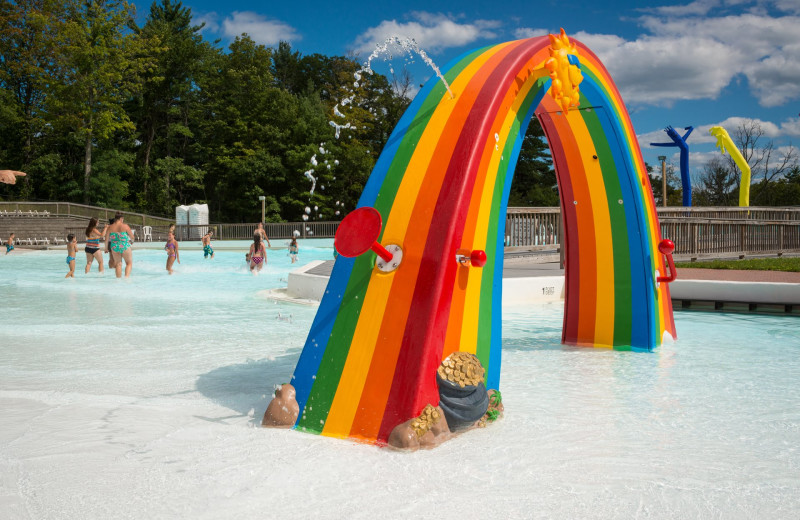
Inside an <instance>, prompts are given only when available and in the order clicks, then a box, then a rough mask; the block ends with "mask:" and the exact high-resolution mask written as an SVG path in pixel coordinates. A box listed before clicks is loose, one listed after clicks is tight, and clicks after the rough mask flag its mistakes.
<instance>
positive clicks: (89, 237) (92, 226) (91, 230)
mask: <svg viewBox="0 0 800 520" xmlns="http://www.w3.org/2000/svg"><path fill="white" fill-rule="evenodd" d="M105 236H106V230H105V228H103V232H102V233H101V232H100V231H98V230H97V219H96V218H94V217H92V218H91V219H89V225H88V226H87V227H86V247H84V248H83V252H84V253H86V270H85V271H84V273H85V274H89V271H91V270H92V261H93V260H97V265H98V268H99V270H100V274H103V253H101V252H100V240H101V239H103V238H105Z"/></svg>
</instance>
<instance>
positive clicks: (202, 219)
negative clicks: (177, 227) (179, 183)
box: [189, 204, 208, 239]
mask: <svg viewBox="0 0 800 520" xmlns="http://www.w3.org/2000/svg"><path fill="white" fill-rule="evenodd" d="M189 225H190V226H192V227H191V228H190V229H191V232H190V234H189V238H190V239H191V238H201V237H202V236H203V235H205V234H206V233H208V204H192V205H191V206H189ZM196 226H202V227H196Z"/></svg>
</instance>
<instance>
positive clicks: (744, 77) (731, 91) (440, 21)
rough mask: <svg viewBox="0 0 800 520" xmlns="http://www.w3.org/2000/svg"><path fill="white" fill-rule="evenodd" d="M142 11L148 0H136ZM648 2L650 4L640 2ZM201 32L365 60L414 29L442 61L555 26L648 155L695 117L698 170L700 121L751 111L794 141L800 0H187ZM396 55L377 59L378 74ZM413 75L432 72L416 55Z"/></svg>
mask: <svg viewBox="0 0 800 520" xmlns="http://www.w3.org/2000/svg"><path fill="white" fill-rule="evenodd" d="M134 3H136V4H137V8H138V11H139V16H140V18H144V16H146V14H147V11H148V10H149V6H150V2H143V1H140V0H134ZM647 4H650V2H647ZM183 5H184V6H186V7H190V8H191V9H192V13H193V14H194V17H195V21H196V22H198V23H199V22H205V24H206V27H205V28H204V29H203V35H204V37H205V38H206V39H208V40H215V39H217V38H219V39H221V40H222V41H221V44H222V45H223V46H227V44H228V43H229V42H230V41H232V40H233V38H235V37H236V36H237V35H239V34H241V33H243V32H246V33H248V34H249V35H250V37H252V38H253V39H254V40H256V41H257V42H259V43H263V44H265V45H267V46H275V45H277V43H278V42H279V41H281V40H285V41H288V42H290V43H291V45H292V47H293V48H294V49H295V50H298V51H300V52H301V53H302V54H313V53H320V54H326V55H347V54H348V53H358V55H359V56H360V57H362V58H366V57H367V56H368V55H369V53H370V52H371V51H372V49H374V48H375V45H376V44H377V43H379V42H382V41H384V40H385V39H386V38H387V37H389V36H399V37H413V38H414V39H416V41H417V42H418V43H419V45H420V47H421V48H422V49H424V50H425V51H426V52H427V53H428V54H429V55H430V57H431V58H432V59H433V60H434V62H436V64H437V65H439V67H444V66H445V65H446V64H447V63H448V62H449V61H450V60H451V59H453V58H455V57H456V56H458V55H460V54H462V53H463V52H465V51H468V50H470V49H473V48H477V47H481V46H484V45H488V44H493V43H499V42H503V41H509V40H514V39H518V38H524V37H529V36H539V35H544V34H547V33H551V32H552V33H557V32H558V30H559V28H560V27H563V28H564V29H565V30H566V31H567V34H568V35H570V36H571V37H575V38H577V39H579V40H581V41H582V42H584V43H586V44H587V45H588V46H589V48H591V49H592V50H593V51H594V52H595V53H596V54H597V55H598V56H599V57H600V59H601V60H602V61H603V63H604V64H605V66H606V67H607V68H608V69H609V71H610V72H611V75H612V77H613V78H614V81H615V82H616V84H617V87H618V88H619V89H620V91H621V93H622V97H623V99H624V101H625V103H626V105H627V107H628V110H629V112H630V114H631V118H632V120H633V125H634V128H635V130H636V132H637V134H638V136H639V142H640V144H641V146H642V152H643V154H644V157H645V160H646V161H647V162H648V163H650V164H656V163H657V162H658V161H657V156H658V155H662V154H664V152H665V151H666V152H667V153H666V155H667V156H668V157H669V160H670V161H671V162H672V163H673V164H675V165H676V167H677V164H678V153H677V148H674V149H673V148H666V149H665V148H653V147H650V146H649V143H650V142H667V141H668V138H667V136H666V134H665V133H664V132H663V128H664V127H665V126H667V125H672V126H674V127H676V128H680V127H685V126H689V125H692V126H694V127H695V130H694V132H693V134H692V135H691V136H690V138H689V140H688V142H689V149H690V151H691V156H690V164H691V169H692V170H693V172H695V173H696V172H697V171H698V170H699V169H700V168H701V167H702V165H703V164H704V163H705V162H706V161H707V160H708V159H709V158H711V157H713V156H715V155H717V154H719V152H718V151H717V150H716V148H715V147H714V142H715V139H714V138H713V137H712V136H711V135H710V134H708V128H709V127H711V126H714V125H718V124H721V125H722V126H724V127H725V128H727V129H728V131H729V132H732V130H733V129H734V128H735V127H736V125H737V123H738V122H739V120H740V118H750V119H755V120H758V121H759V122H760V123H761V125H762V129H763V130H764V137H762V140H763V141H767V140H768V139H772V140H773V141H774V143H775V145H776V147H778V148H781V147H783V148H784V149H785V147H788V146H790V145H795V146H796V145H797V144H798V143H800V0H696V1H694V2H688V1H669V0H653V4H652V5H650V6H649V7H647V8H644V7H641V6H642V5H645V2H641V1H633V0H608V1H606V2H598V1H596V0H595V1H584V0H572V1H554V0H536V1H531V0H527V1H517V0H506V1H502V2H498V3H494V2H491V1H488V2H487V1H482V2H476V1H473V0H462V1H460V2H453V3H449V4H448V3H438V4H437V5H433V4H431V3H430V2H419V1H415V0H407V1H404V2H391V3H386V2H377V1H374V0H373V1H370V2H365V1H350V2H321V1H319V0H306V1H304V2H247V1H240V0H228V1H224V2H220V1H210V0H184V2H183ZM403 63H404V60H402V59H399V58H395V59H394V60H393V61H392V62H391V63H378V64H376V65H375V66H374V67H373V68H374V69H375V70H377V71H378V72H382V73H384V74H388V73H389V70H390V69H389V67H390V66H391V67H392V68H394V69H396V70H399V69H401V68H402V67H403ZM410 71H411V73H412V74H413V75H414V79H415V83H423V82H424V81H426V80H427V79H428V78H429V77H430V75H431V74H432V72H431V70H430V69H428V68H426V67H424V66H423V65H422V64H421V62H420V61H419V60H417V61H416V63H414V64H413V65H411V66H410Z"/></svg>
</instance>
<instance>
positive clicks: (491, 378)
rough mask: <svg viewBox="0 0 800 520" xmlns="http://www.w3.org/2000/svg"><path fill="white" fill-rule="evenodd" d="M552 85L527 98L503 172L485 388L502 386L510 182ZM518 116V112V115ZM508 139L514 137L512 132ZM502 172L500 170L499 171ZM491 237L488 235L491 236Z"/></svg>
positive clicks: (545, 85)
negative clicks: (536, 114) (504, 285)
mask: <svg viewBox="0 0 800 520" xmlns="http://www.w3.org/2000/svg"><path fill="white" fill-rule="evenodd" d="M549 88H550V79H548V80H547V81H546V82H544V83H543V84H542V85H541V86H539V87H538V90H537V87H536V86H534V87H532V88H531V90H530V91H529V92H528V99H526V100H525V101H523V104H524V103H527V102H530V105H529V107H528V110H527V112H526V113H525V116H524V118H523V119H522V121H521V122H520V125H519V131H518V133H517V135H516V136H515V137H514V148H513V149H512V151H511V156H510V157H509V159H508V162H507V163H506V164H507V166H506V171H505V172H502V175H503V194H502V196H501V198H500V208H499V211H498V212H497V215H498V218H499V219H501V221H500V222H498V224H497V237H496V238H495V251H496V253H495V254H496V257H497V260H496V261H495V263H494V273H493V276H492V286H493V287H492V332H491V346H490V347H489V367H488V369H487V376H486V388H493V389H499V388H500V364H501V359H502V345H503V326H502V325H503V253H504V245H505V225H504V224H505V220H506V213H507V212H508V198H509V196H510V195H511V184H512V180H513V178H514V171H515V170H516V168H517V159H519V152H520V150H521V149H522V141H523V140H524V139H525V134H526V133H527V131H528V125H529V124H530V122H531V118H532V117H533V113H534V112H535V111H536V108H537V107H538V106H539V103H541V101H542V98H543V97H544V95H545V93H546V92H547V90H548V89H549ZM518 116H519V114H518ZM509 138H511V136H510V135H509ZM498 173H499V172H498ZM490 238H491V237H487V242H488V239H490Z"/></svg>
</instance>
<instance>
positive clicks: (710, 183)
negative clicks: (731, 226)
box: [695, 156, 739, 206]
mask: <svg viewBox="0 0 800 520" xmlns="http://www.w3.org/2000/svg"><path fill="white" fill-rule="evenodd" d="M738 177H739V175H737V173H736V172H734V171H733V170H731V169H730V168H729V167H728V166H727V165H726V164H725V162H724V161H723V160H722V158H720V157H719V156H715V157H714V158H712V159H711V160H710V161H709V162H707V163H706V164H705V166H703V173H702V174H701V175H700V177H699V181H700V182H699V183H698V186H697V190H696V197H695V199H696V204H697V205H698V206H733V205H735V204H736V203H737V201H738V198H739V194H738V189H736V186H737V185H738Z"/></svg>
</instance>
